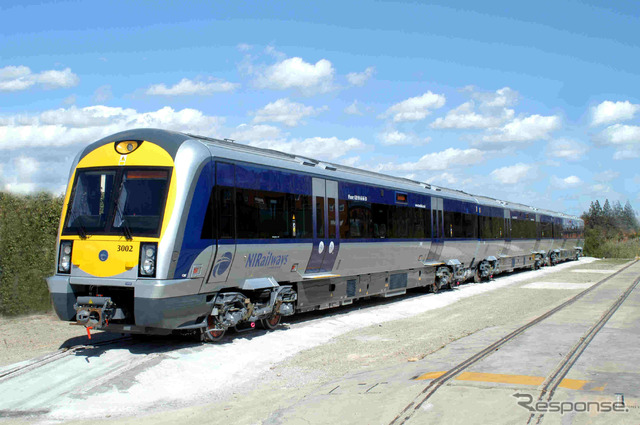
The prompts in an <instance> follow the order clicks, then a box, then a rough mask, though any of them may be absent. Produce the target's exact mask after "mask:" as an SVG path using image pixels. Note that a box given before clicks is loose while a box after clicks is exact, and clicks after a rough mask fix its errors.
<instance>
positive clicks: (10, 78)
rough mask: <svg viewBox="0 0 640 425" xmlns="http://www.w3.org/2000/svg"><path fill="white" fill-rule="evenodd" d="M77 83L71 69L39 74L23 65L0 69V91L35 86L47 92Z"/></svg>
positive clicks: (18, 89)
mask: <svg viewBox="0 0 640 425" xmlns="http://www.w3.org/2000/svg"><path fill="white" fill-rule="evenodd" d="M79 82H80V78H78V76H77V75H76V74H74V73H73V72H71V68H65V69H63V70H62V71H57V70H48V71H42V72H40V73H33V72H32V71H31V69H30V68H29V67H27V66H23V65H20V66H6V67H4V68H0V91H6V92H13V91H20V90H26V89H28V88H30V87H32V86H35V85H39V86H41V88H43V89H48V90H49V89H58V88H69V87H73V86H77V85H78V83H79Z"/></svg>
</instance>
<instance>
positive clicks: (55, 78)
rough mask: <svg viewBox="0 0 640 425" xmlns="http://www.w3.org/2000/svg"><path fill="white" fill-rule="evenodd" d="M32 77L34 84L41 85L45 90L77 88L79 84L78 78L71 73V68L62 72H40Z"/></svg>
mask: <svg viewBox="0 0 640 425" xmlns="http://www.w3.org/2000/svg"><path fill="white" fill-rule="evenodd" d="M34 77H35V79H36V82H37V83H39V84H42V85H43V86H44V88H45V89H57V88H69V87H73V86H77V85H78V83H79V82H80V78H78V76H77V75H76V74H74V73H73V72H71V68H66V69H63V70H62V71H56V70H51V71H42V72H41V73H40V74H35V76H34Z"/></svg>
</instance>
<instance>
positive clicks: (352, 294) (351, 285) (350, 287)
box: [347, 279, 356, 297]
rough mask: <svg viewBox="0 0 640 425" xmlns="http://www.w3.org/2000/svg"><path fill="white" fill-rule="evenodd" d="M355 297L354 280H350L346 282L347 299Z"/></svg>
mask: <svg viewBox="0 0 640 425" xmlns="http://www.w3.org/2000/svg"><path fill="white" fill-rule="evenodd" d="M355 296H356V280H355V279H350V280H347V297H355Z"/></svg>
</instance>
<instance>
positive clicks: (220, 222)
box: [204, 162, 236, 289]
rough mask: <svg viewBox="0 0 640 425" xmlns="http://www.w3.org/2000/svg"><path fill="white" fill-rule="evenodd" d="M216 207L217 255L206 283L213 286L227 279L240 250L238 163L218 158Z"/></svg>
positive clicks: (212, 218) (214, 221)
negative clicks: (236, 206) (236, 219)
mask: <svg viewBox="0 0 640 425" xmlns="http://www.w3.org/2000/svg"><path fill="white" fill-rule="evenodd" d="M214 193H215V195H214V197H213V199H212V202H214V208H213V211H214V213H213V217H211V220H213V226H214V229H215V235H216V239H215V241H214V242H215V245H214V250H215V255H214V261H213V266H212V268H211V270H210V272H209V275H208V279H207V280H206V283H205V285H204V287H205V289H210V288H211V287H212V286H215V285H213V284H219V283H223V282H226V281H227V278H228V277H229V271H230V270H231V264H232V263H233V260H234V257H235V254H236V231H235V217H236V212H235V197H236V194H235V165H234V164H229V163H226V162H216V176H215V189H214Z"/></svg>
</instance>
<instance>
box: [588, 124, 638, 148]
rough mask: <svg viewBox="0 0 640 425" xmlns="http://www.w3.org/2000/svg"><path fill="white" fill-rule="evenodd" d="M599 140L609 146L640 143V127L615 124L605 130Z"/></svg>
mask: <svg viewBox="0 0 640 425" xmlns="http://www.w3.org/2000/svg"><path fill="white" fill-rule="evenodd" d="M597 140H598V141H600V142H601V143H604V144H608V145H625V144H635V143H638V142H640V126H636V125H625V124H614V125H611V126H609V127H607V128H606V129H604V130H603V131H602V132H601V133H600V135H599V136H598V137H597Z"/></svg>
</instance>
